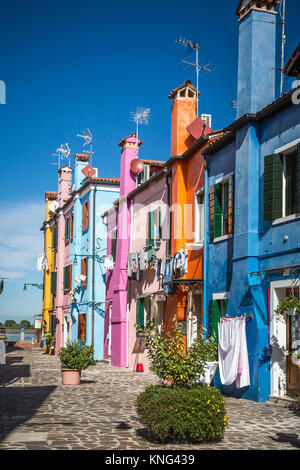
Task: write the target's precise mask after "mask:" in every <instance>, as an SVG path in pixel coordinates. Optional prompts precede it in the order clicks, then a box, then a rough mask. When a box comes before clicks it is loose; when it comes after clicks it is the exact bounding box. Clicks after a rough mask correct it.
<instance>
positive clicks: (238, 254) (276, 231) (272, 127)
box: [206, 104, 300, 402]
mask: <svg viewBox="0 0 300 470" xmlns="http://www.w3.org/2000/svg"><path fill="white" fill-rule="evenodd" d="M299 123H300V106H294V105H292V104H291V105H289V106H288V107H286V108H284V109H283V110H282V111H278V112H277V113H276V114H273V115H272V116H271V117H270V118H269V119H267V120H264V121H262V122H261V123H259V124H257V123H253V124H248V125H246V126H244V127H243V128H242V129H239V130H238V131H237V132H236V139H235V142H234V143H231V144H230V145H227V146H226V147H224V148H223V149H222V150H219V151H218V152H216V153H215V154H213V155H211V156H209V168H208V178H209V184H210V185H211V184H214V182H215V180H216V178H218V177H219V176H220V175H222V174H223V175H226V174H228V173H230V172H231V171H234V181H235V187H234V201H235V203H234V233H233V237H232V238H231V239H228V240H224V241H219V242H215V243H209V247H208V300H207V303H208V301H209V300H212V296H213V293H217V292H225V291H228V292H229V300H228V306H227V312H226V314H227V315H228V316H236V315H238V316H239V315H243V314H245V313H246V314H251V315H252V316H253V319H252V320H251V321H249V323H248V324H247V327H246V333H247V346H248V354H249V367H250V387H249V388H247V389H245V390H243V389H240V390H239V389H237V388H235V386H234V385H232V386H227V387H222V385H221V384H220V382H218V384H217V386H218V387H219V388H221V389H222V390H223V393H228V394H230V395H234V396H242V397H243V398H248V399H251V400H255V401H262V402H264V401H267V400H268V399H269V395H270V361H269V358H268V357H267V356H266V355H265V352H264V349H265V346H266V345H267V344H268V289H269V286H270V281H271V280H275V279H282V271H280V272H277V271H276V272H273V273H271V274H269V275H268V276H266V275H263V276H262V277H261V278H259V279H257V278H256V277H255V276H250V275H249V273H251V272H254V271H258V270H266V269H270V268H276V267H279V266H289V265H292V264H299V265H300V219H295V220H291V221H285V222H282V223H280V224H278V225H277V224H274V223H272V222H271V221H265V220H264V214H263V208H264V192H263V190H264V181H263V180H264V157H265V156H266V155H270V154H274V153H275V149H277V148H279V147H281V146H283V145H286V144H288V143H290V142H292V141H294V140H296V139H299V138H300V124H299ZM206 222H207V224H208V222H209V219H208V217H207V219H206ZM208 232H209V226H208ZM285 235H288V237H289V238H288V241H286V242H285V241H284V236H285ZM285 279H287V278H285ZM206 309H207V310H206V311H208V304H207V305H206Z"/></svg>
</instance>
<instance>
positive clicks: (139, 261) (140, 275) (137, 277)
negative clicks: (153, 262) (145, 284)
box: [136, 253, 143, 281]
mask: <svg viewBox="0 0 300 470" xmlns="http://www.w3.org/2000/svg"><path fill="white" fill-rule="evenodd" d="M136 256H137V271H136V280H137V281H141V280H142V279H143V276H142V271H141V253H137V254H136Z"/></svg>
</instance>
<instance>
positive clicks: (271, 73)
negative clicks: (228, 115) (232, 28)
mask: <svg viewBox="0 0 300 470" xmlns="http://www.w3.org/2000/svg"><path fill="white" fill-rule="evenodd" d="M278 3H279V2H278V1H277V0H240V2H239V5H238V8H237V10H236V14H237V16H238V17H239V20H238V21H239V55H238V92H237V118H239V117H241V116H243V115H244V114H247V113H253V114H254V113H256V112H257V111H258V110H259V109H261V108H263V107H264V106H266V105H267V104H269V103H271V102H272V101H274V100H275V74H276V71H275V66H276V14H277V13H276V6H277V4H278Z"/></svg>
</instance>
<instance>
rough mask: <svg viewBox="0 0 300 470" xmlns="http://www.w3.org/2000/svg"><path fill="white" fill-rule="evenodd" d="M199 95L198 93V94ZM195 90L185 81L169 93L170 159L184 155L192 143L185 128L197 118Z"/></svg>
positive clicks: (189, 82) (188, 81)
mask: <svg viewBox="0 0 300 470" xmlns="http://www.w3.org/2000/svg"><path fill="white" fill-rule="evenodd" d="M198 93H199V92H198ZM196 98H197V89H196V88H195V87H194V86H193V85H191V81H190V80H187V81H186V82H184V83H183V84H182V85H181V86H180V87H178V88H176V89H175V90H173V91H171V93H170V94H169V99H172V110H171V157H175V156H178V155H181V154H182V153H184V152H185V151H186V150H187V149H188V148H189V147H190V146H191V144H192V143H193V141H194V140H193V138H192V137H191V135H190V133H189V132H188V131H187V126H188V125H189V124H191V123H192V122H193V121H194V120H195V119H196V117H197V99H196Z"/></svg>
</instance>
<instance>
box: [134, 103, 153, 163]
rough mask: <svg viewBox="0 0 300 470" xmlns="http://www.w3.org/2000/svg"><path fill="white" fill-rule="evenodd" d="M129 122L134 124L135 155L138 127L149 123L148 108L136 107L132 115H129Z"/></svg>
mask: <svg viewBox="0 0 300 470" xmlns="http://www.w3.org/2000/svg"><path fill="white" fill-rule="evenodd" d="M130 116H131V118H130V120H131V121H134V122H135V123H136V155H137V153H138V141H139V125H140V124H145V125H146V126H147V125H148V123H149V119H150V108H140V107H137V108H136V110H135V111H134V112H133V113H130Z"/></svg>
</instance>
